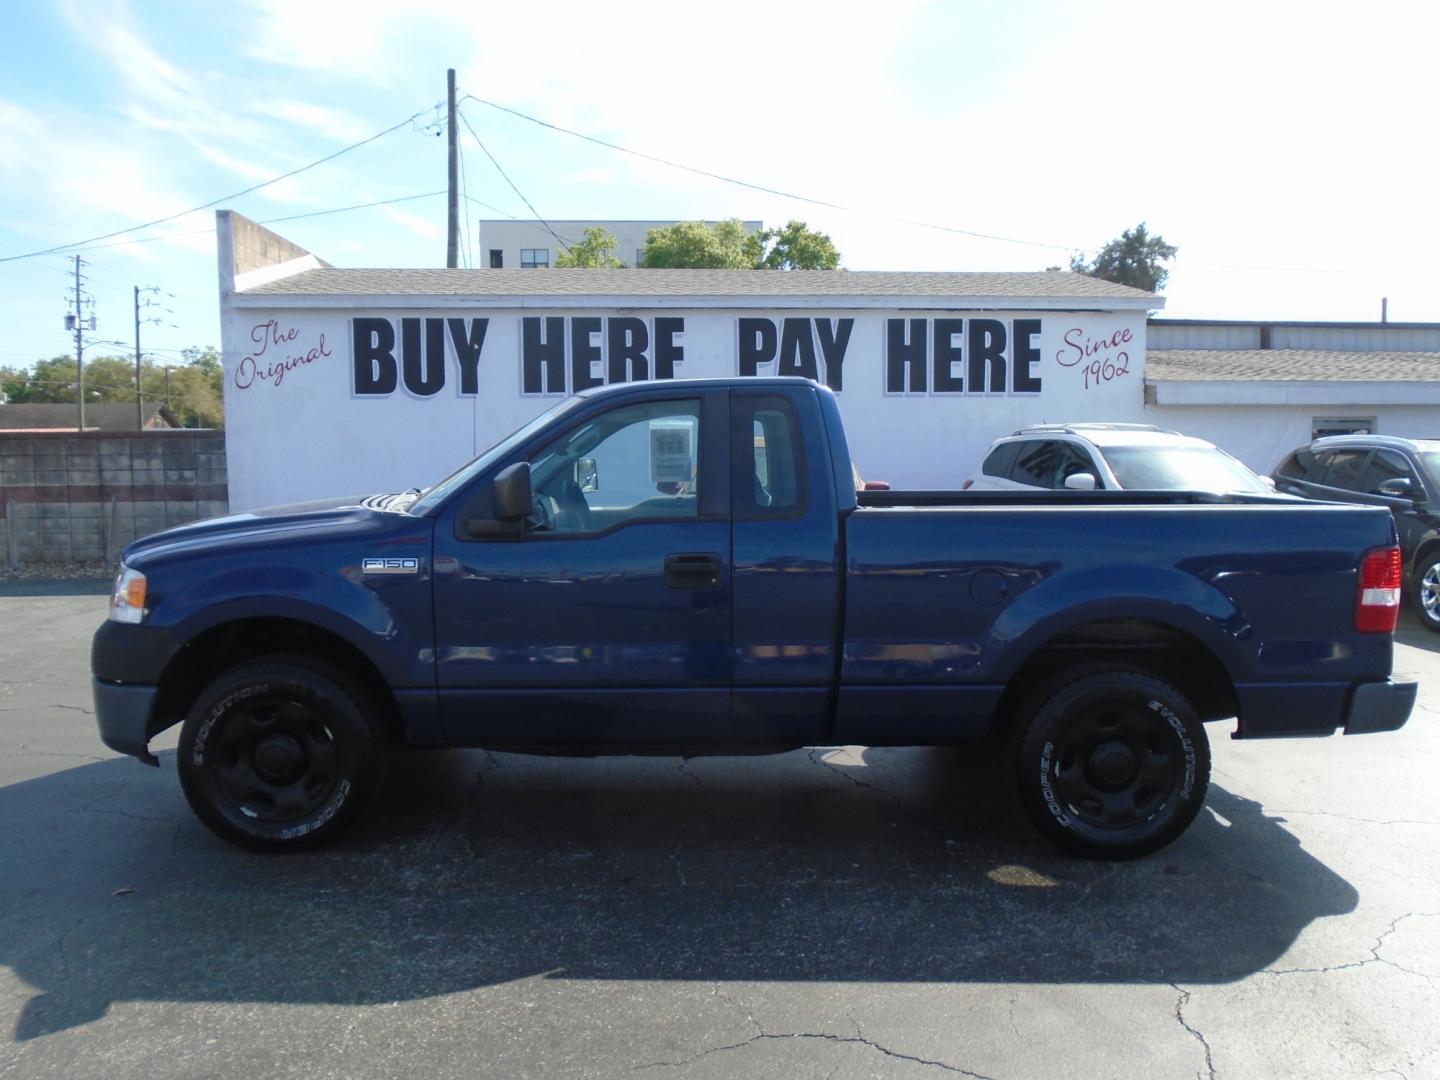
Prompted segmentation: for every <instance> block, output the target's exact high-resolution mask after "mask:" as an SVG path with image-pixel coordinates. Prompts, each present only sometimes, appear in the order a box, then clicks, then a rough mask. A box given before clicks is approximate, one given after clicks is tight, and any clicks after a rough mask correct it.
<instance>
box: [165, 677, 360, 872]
mask: <svg viewBox="0 0 1440 1080" xmlns="http://www.w3.org/2000/svg"><path fill="white" fill-rule="evenodd" d="M379 746H380V735H379V725H378V723H377V722H376V719H375V717H374V715H373V710H371V709H370V708H369V707H368V706H367V703H366V701H365V697H364V695H363V693H361V692H360V691H359V690H358V689H357V688H356V687H355V686H354V685H353V684H352V683H351V682H350V680H349V679H347V678H346V677H345V676H344V674H343V673H341V672H339V671H337V670H335V669H333V668H330V667H328V666H326V665H323V664H319V663H312V662H311V661H309V660H301V659H291V658H289V657H268V658H265V659H261V660H256V661H252V662H249V663H246V664H243V665H241V666H239V667H237V668H234V669H233V670H231V671H229V672H226V673H225V674H224V675H221V676H220V677H219V678H218V679H216V680H215V681H214V682H212V683H211V684H210V685H209V686H208V687H206V688H205V690H204V691H202V692H201V694H200V696H199V697H198V698H197V699H196V701H195V704H194V706H193V707H192V708H191V710H190V713H189V716H187V717H186V720H185V725H184V727H183V728H182V729H181V732H180V747H179V752H178V754H177V758H178V760H179V767H180V786H181V788H182V789H183V790H184V792H185V798H186V799H188V800H189V802H190V806H191V807H192V808H193V809H194V811H195V813H196V814H197V815H198V816H199V818H200V820H201V821H203V822H204V823H205V824H206V825H207V826H209V827H210V828H211V829H212V830H213V831H214V832H215V833H217V834H218V835H219V836H221V837H223V838H224V839H226V840H228V841H230V842H231V843H233V844H238V845H240V846H241V847H247V848H251V849H254V850H259V851H292V850H300V849H303V848H311V847H316V846H318V845H320V844H323V843H326V842H327V841H329V840H331V839H333V838H334V837H335V836H337V835H338V834H339V833H341V832H342V831H344V829H345V828H346V827H347V826H348V825H349V824H350V823H351V822H352V821H354V819H355V818H356V817H357V816H358V815H359V813H360V811H361V810H363V809H364V807H365V804H366V802H368V801H369V798H370V796H371V795H373V794H374V792H375V789H376V787H377V786H378V784H379V773H380V759H379Z"/></svg>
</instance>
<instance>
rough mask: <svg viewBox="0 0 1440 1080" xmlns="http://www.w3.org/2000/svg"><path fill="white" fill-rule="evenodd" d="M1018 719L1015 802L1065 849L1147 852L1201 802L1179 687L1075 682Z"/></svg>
mask: <svg viewBox="0 0 1440 1080" xmlns="http://www.w3.org/2000/svg"><path fill="white" fill-rule="evenodd" d="M1018 722H1019V724H1020V725H1021V731H1020V737H1019V739H1018V742H1017V743H1016V744H1015V765H1016V769H1017V778H1018V780H1019V786H1020V796H1021V801H1022V804H1023V805H1024V807H1025V810H1026V813H1027V814H1029V816H1030V818H1031V820H1032V821H1033V822H1034V823H1035V825H1036V827H1037V828H1038V829H1039V830H1040V831H1041V832H1042V833H1043V834H1045V836H1046V837H1048V838H1049V839H1050V840H1052V841H1053V842H1055V843H1056V844H1058V845H1060V846H1061V847H1064V848H1066V849H1068V850H1070V851H1074V852H1076V853H1078V854H1082V855H1087V856H1091V857H1096V858H1104V859H1133V858H1137V857H1139V856H1141V855H1147V854H1149V853H1150V852H1153V851H1156V850H1158V849H1160V848H1162V847H1164V846H1165V845H1166V844H1169V843H1170V842H1171V841H1173V840H1174V839H1175V838H1176V837H1177V836H1179V835H1180V834H1181V833H1182V832H1184V831H1185V829H1186V828H1187V827H1188V826H1189V825H1190V823H1191V822H1192V821H1193V820H1194V819H1195V815H1196V814H1198V813H1199V811H1200V807H1201V806H1202V805H1203V803H1204V801H1205V792H1206V790H1207V788H1208V786H1209V781H1210V744H1209V741H1208V740H1207V738H1206V735H1205V728H1204V725H1203V724H1201V722H1200V719H1199V717H1198V716H1197V715H1196V713H1195V710H1194V708H1193V707H1192V706H1191V705H1190V703H1189V702H1188V701H1187V700H1186V699H1185V698H1184V697H1183V696H1182V695H1181V694H1180V693H1179V692H1178V691H1177V690H1175V689H1174V688H1173V687H1171V686H1169V685H1167V684H1166V683H1164V682H1162V681H1161V680H1159V679H1157V678H1154V677H1153V676H1150V675H1147V674H1144V673H1142V672H1138V671H1132V670H1113V671H1099V672H1096V673H1094V674H1089V675H1082V676H1080V677H1078V678H1076V679H1074V680H1073V681H1069V682H1065V683H1063V684H1061V685H1060V686H1059V687H1058V688H1057V689H1056V690H1055V691H1054V692H1053V693H1051V694H1049V695H1048V696H1047V697H1045V698H1044V699H1043V700H1042V701H1040V702H1039V703H1038V704H1036V705H1034V706H1032V711H1031V712H1030V713H1029V715H1022V716H1021V717H1020V718H1019V721H1018Z"/></svg>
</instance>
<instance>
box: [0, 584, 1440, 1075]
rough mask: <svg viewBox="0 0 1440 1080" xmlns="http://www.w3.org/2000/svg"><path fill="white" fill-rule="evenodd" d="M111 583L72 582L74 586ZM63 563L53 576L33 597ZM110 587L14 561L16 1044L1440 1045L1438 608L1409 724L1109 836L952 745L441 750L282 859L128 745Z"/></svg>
mask: <svg viewBox="0 0 1440 1080" xmlns="http://www.w3.org/2000/svg"><path fill="white" fill-rule="evenodd" d="M65 591H69V592H72V593H73V592H79V593H80V594H79V595H60V594H59V593H61V592H65ZM25 593H28V594H29V595H25ZM100 593H103V586H102V587H101V589H100V591H99V592H97V590H96V589H94V588H91V589H88V590H86V589H84V588H83V587H82V588H80V589H74V588H70V589H61V588H59V587H48V586H43V585H41V586H31V587H28V588H21V587H18V586H0V1074H3V1075H6V1076H9V1075H15V1076H24V1077H31V1076H64V1077H86V1076H95V1077H100V1076H104V1077H113V1076H116V1075H149V1076H167V1075H185V1076H197V1075H221V1074H225V1075H231V1074H240V1073H245V1074H248V1075H257V1076H273V1075H279V1074H293V1075H305V1076H336V1077H352V1076H377V1077H380V1076H417V1075H423V1076H430V1077H446V1076H477V1075H484V1076H498V1077H524V1076H621V1075H627V1076H628V1075H632V1074H633V1075H636V1076H645V1077H656V1078H665V1077H672V1076H684V1077H734V1076H776V1077H778V1076H784V1077H812V1076H813V1077H816V1078H825V1077H833V1078H835V1080H843V1078H851V1077H872V1076H881V1077H912V1076H913V1077H927V1076H939V1075H943V1074H945V1073H950V1074H957V1075H961V1076H970V1077H989V1078H993V1080H1022V1078H1030V1077H1034V1078H1037V1080H1039V1078H1045V1080H1055V1078H1060V1077H1076V1078H1087V1080H1088V1078H1099V1077H1155V1078H1162V1077H1177V1078H1178V1077H1195V1076H1199V1077H1211V1076H1214V1077H1288V1076H1294V1077H1306V1078H1326V1077H1337V1078H1338V1077H1353V1076H1363V1075H1372V1074H1379V1075H1395V1076H1400V1077H1406V1078H1409V1080H1418V1078H1421V1077H1435V1076H1440V809H1437V808H1436V806H1435V799H1436V793H1437V790H1440V787H1437V784H1436V782H1435V779H1434V770H1435V763H1436V761H1437V760H1440V734H1437V726H1436V725H1437V721H1440V715H1437V714H1440V635H1433V634H1429V633H1427V632H1426V631H1424V630H1422V629H1420V628H1419V627H1418V626H1417V625H1416V624H1415V622H1414V621H1413V619H1412V617H1410V616H1409V615H1408V614H1407V615H1406V616H1405V617H1404V619H1403V621H1402V627H1401V632H1400V635H1399V639H1400V642H1401V644H1399V646H1398V647H1397V659H1396V669H1397V672H1399V673H1403V674H1405V675H1409V676H1412V677H1419V678H1420V679H1421V691H1420V705H1419V707H1418V708H1417V710H1416V712H1415V714H1414V716H1413V717H1412V718H1411V722H1410V724H1409V726H1408V727H1407V728H1406V729H1405V730H1404V731H1402V732H1399V733H1398V734H1394V735H1377V736H1369V737H1360V738H1342V737H1334V738H1330V739H1321V740H1305V741H1273V742H1256V743H1235V742H1232V741H1230V740H1229V738H1228V731H1229V728H1230V726H1231V725H1229V724H1215V725H1212V726H1211V727H1210V735H1211V739H1212V743H1213V746H1214V752H1215V769H1214V783H1213V787H1212V789H1211V794H1210V798H1209V802H1208V804H1207V811H1206V812H1205V813H1203V814H1202V816H1201V818H1200V820H1198V821H1197V823H1196V824H1195V826H1194V827H1192V828H1191V830H1190V831H1189V832H1188V833H1187V834H1186V835H1185V836H1184V837H1183V838H1182V839H1181V840H1180V841H1179V842H1178V843H1176V844H1175V845H1174V846H1172V847H1171V848H1169V849H1167V850H1165V851H1163V852H1161V853H1159V854H1158V855H1156V856H1153V857H1151V858H1149V859H1145V860H1142V861H1139V862H1135V863H1127V864H1103V863H1093V862H1079V861H1075V860H1072V859H1070V858H1068V857H1065V856H1063V855H1060V854H1059V853H1057V852H1056V851H1054V850H1053V849H1051V848H1050V847H1048V846H1047V845H1046V844H1045V843H1044V842H1043V841H1041V840H1040V839H1039V838H1038V837H1037V836H1036V835H1035V834H1034V833H1033V832H1032V831H1031V829H1030V828H1029V826H1028V825H1027V824H1026V823H1024V822H1023V821H1022V820H1021V819H1020V817H1019V811H1018V809H1017V808H1016V807H1015V806H1014V805H1013V803H1012V801H1011V798H1010V795H1009V791H1008V785H1007V784H1006V782H1005V781H1004V779H1003V777H1001V776H1000V775H999V773H998V770H997V766H996V763H995V760H994V759H992V758H990V757H988V756H986V755H983V754H976V753H969V752H959V751H952V750H936V749H923V750H878V751H877V750H864V749H861V748H854V747H851V748H841V749H834V750H813V751H808V752H796V753H791V754H785V755H779V756H773V757H759V758H749V759H742V758H717V759H695V760H691V761H688V762H685V761H681V760H680V759H676V758H656V759H638V758H619V759H609V760H606V759H594V760H584V759H582V760H568V759H545V758H525V757H518V756H509V755H491V754H487V753H483V752H473V753H458V752H444V753H431V754H426V753H418V752H412V753H407V754H405V755H404V756H403V757H402V758H401V759H400V760H397V761H396V762H394V764H393V768H392V770H391V778H390V782H389V784H388V786H387V788H386V789H385V791H384V792H383V793H382V795H381V797H380V798H379V800H378V801H377V804H376V805H375V807H374V808H373V809H372V812H371V813H370V815H369V816H368V817H367V819H366V820H365V821H364V822H363V823H362V825H361V826H360V827H358V828H357V829H355V830H353V831H352V832H351V833H349V834H347V836H346V837H345V838H344V840H343V841H342V843H341V844H340V845H338V846H336V847H333V848H330V849H327V850H324V851H322V852H319V853H314V854H308V855H298V856H287V857H265V856H257V855H250V854H246V853H244V852H241V851H239V850H237V849H234V848H231V847H229V846H227V845H225V844H223V843H222V842H220V841H219V840H217V839H215V838H214V837H213V836H212V835H211V834H210V833H209V832H207V831H206V830H205V829H204V828H203V827H202V826H201V825H200V824H199V822H198V821H197V820H196V819H195V818H194V817H193V816H192V815H191V813H190V812H189V809H188V807H187V806H186V805H185V803H184V800H183V798H182V796H181V794H180V790H179V785H178V783H177V781H176V777H175V768H174V754H173V750H172V749H170V748H172V747H173V746H174V742H175V734H176V733H175V732H174V731H172V732H169V733H167V734H166V735H165V736H163V737H162V738H161V739H160V740H158V741H157V745H159V746H160V747H163V748H165V749H164V751H163V752H162V753H161V755H160V757H161V768H160V769H158V770H155V769H147V768H144V767H143V766H141V765H139V764H137V763H136V762H135V761H133V760H130V759H125V758H120V757H118V756H116V755H113V754H111V753H110V752H109V751H107V750H106V749H105V748H104V747H103V746H102V745H101V744H100V742H99V740H98V738H97V736H96V734H95V724H94V718H93V716H92V715H91V712H90V710H91V704H90V700H89V693H90V690H89V676H88V646H89V637H90V634H91V633H92V631H93V630H94V628H95V626H96V625H97V624H98V622H99V621H100V620H101V618H102V617H103V615H104V604H105V599H104V596H103V595H101V594H100Z"/></svg>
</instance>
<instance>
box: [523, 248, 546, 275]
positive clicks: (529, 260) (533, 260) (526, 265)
mask: <svg viewBox="0 0 1440 1080" xmlns="http://www.w3.org/2000/svg"><path fill="white" fill-rule="evenodd" d="M549 265H550V249H549V248H521V249H520V269H521V270H534V269H536V268H538V267H542V266H549Z"/></svg>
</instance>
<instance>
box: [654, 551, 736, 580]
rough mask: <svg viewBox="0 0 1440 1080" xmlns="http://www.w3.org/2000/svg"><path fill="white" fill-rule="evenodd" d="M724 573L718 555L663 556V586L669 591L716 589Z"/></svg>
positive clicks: (723, 567) (698, 553)
mask: <svg viewBox="0 0 1440 1080" xmlns="http://www.w3.org/2000/svg"><path fill="white" fill-rule="evenodd" d="M724 573H725V566H724V564H723V563H722V562H721V561H720V556H719V555H710V554H705V553H700V552H697V553H693V554H683V555H666V556H665V586H666V588H670V589H718V588H719V587H720V582H721V580H722V578H723V576H724Z"/></svg>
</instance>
